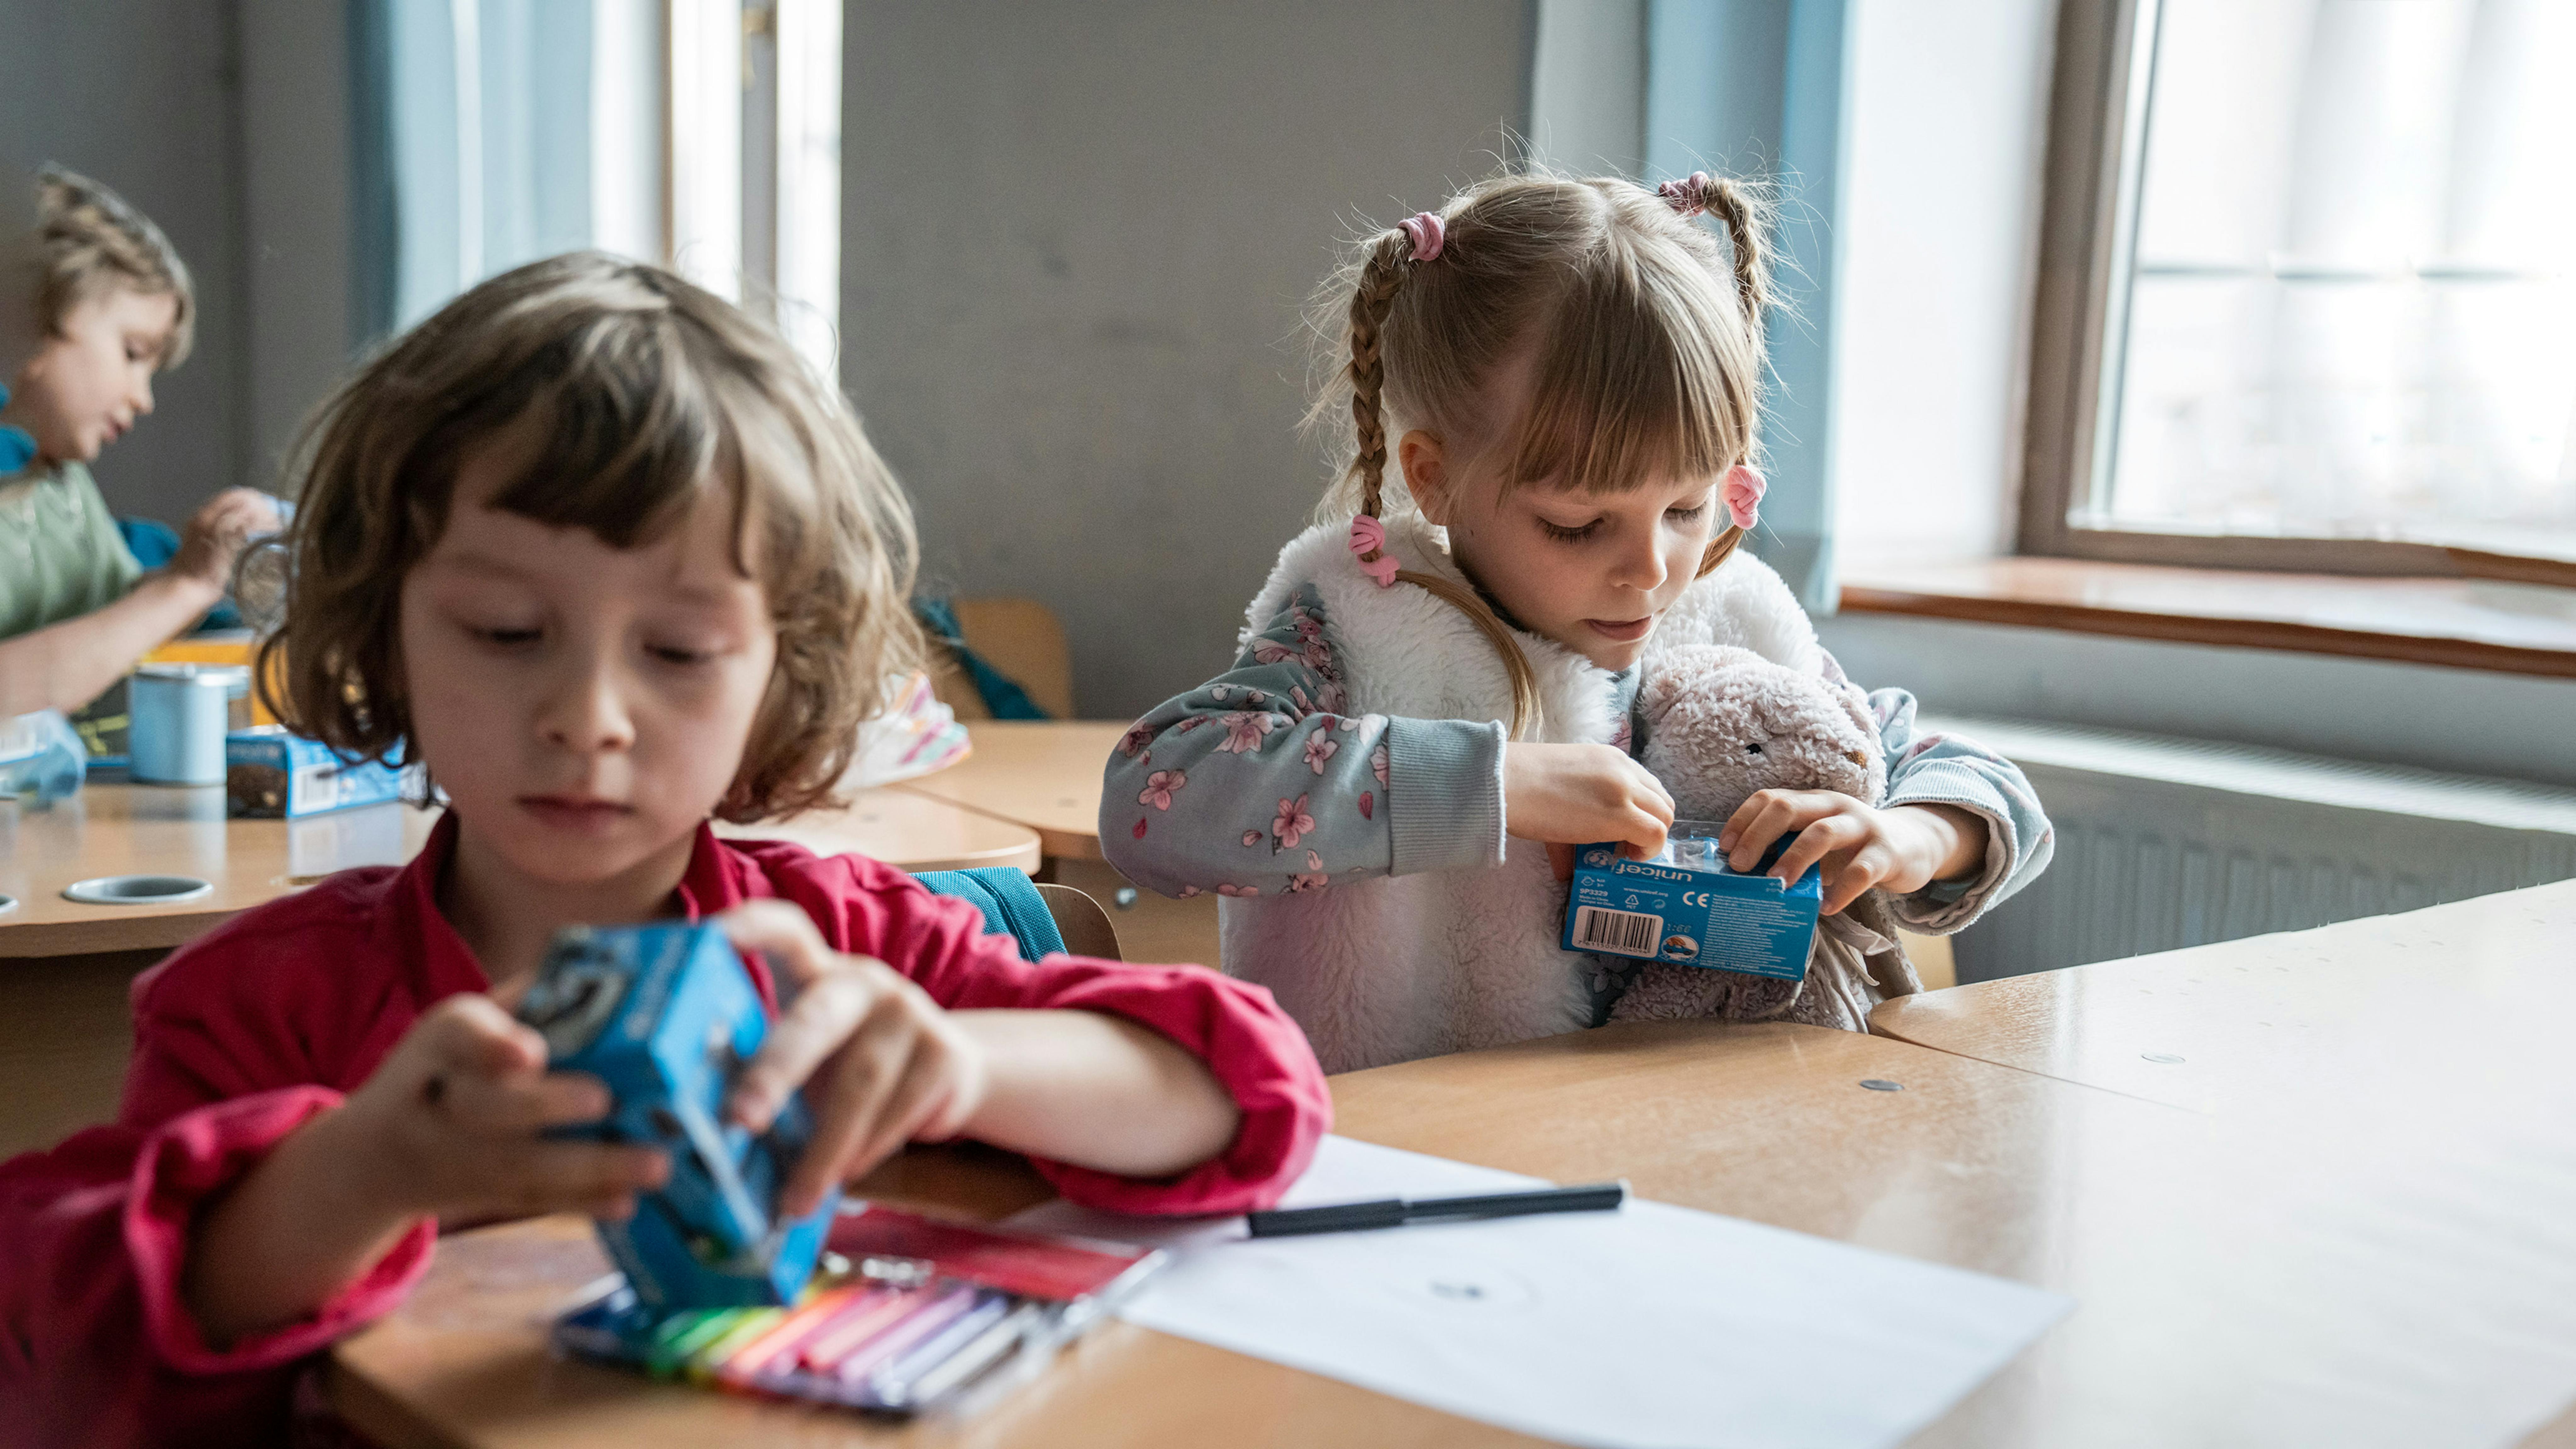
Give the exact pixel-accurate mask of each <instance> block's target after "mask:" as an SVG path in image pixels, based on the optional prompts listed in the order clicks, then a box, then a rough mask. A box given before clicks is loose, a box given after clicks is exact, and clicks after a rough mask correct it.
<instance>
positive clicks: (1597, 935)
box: [1574, 906, 1664, 956]
mask: <svg viewBox="0 0 2576 1449" xmlns="http://www.w3.org/2000/svg"><path fill="white" fill-rule="evenodd" d="M1663 940H1664V918H1663V917H1661V916H1656V915H1649V914H1647V913H1646V912H1644V911H1613V910H1606V909H1604V908H1602V907H1600V906H1584V907H1581V908H1579V909H1578V910H1576V911H1575V913H1574V944H1575V945H1577V946H1579V947H1581V948H1582V949H1584V950H1586V951H1607V952H1609V953H1610V954H1612V955H1614V956H1652V955H1654V954H1655V953H1656V952H1657V951H1658V950H1661V949H1662V947H1663Z"/></svg>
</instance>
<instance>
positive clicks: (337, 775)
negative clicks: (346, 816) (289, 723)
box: [224, 725, 403, 820]
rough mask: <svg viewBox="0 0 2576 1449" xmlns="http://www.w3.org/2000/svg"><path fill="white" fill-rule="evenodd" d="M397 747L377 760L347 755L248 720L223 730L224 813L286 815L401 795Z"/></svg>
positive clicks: (371, 802) (257, 816)
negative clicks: (241, 727) (243, 726)
mask: <svg viewBox="0 0 2576 1449" xmlns="http://www.w3.org/2000/svg"><path fill="white" fill-rule="evenodd" d="M402 786H403V748H402V746H401V745H399V744H397V745H395V746H394V748H393V753H392V754H391V755H390V756H388V757H387V758H385V759H382V760H352V759H349V758H347V757H346V756H344V755H342V754H341V753H340V752H339V751H337V750H335V749H333V748H331V747H330V746H329V745H326V744H324V743H322V742H321V741H320V740H309V739H306V738H305V737H304V736H302V735H292V734H288V733H287V732H286V727H285V726H284V725H253V726H251V727H250V728H249V729H244V730H234V731H232V732H231V733H229V734H227V735H225V736H224V797H225V808H226V813H228V814H231V815H235V816H239V817H243V818H246V819H253V820H258V819H268V820H275V819H278V818H280V817H283V818H285V819H288V820H294V819H298V818H300V817H302V816H306V815H319V814H321V813H322V812H324V811H326V810H347V809H350V808H352V807H353V806H358V805H381V804H383V803H384V802H385V801H387V800H399V799H401V798H402Z"/></svg>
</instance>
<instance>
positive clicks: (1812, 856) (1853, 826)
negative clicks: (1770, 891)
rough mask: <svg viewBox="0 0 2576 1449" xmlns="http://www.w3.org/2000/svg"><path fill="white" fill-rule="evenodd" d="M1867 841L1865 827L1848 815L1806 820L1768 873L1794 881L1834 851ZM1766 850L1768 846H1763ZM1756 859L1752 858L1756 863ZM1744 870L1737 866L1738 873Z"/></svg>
mask: <svg viewBox="0 0 2576 1449" xmlns="http://www.w3.org/2000/svg"><path fill="white" fill-rule="evenodd" d="M1868 839H1869V823H1868V822H1867V821H1864V820H1857V819H1854V818H1853V817H1851V816H1849V815H1828V816H1825V817H1824V818H1823V819H1821V820H1810V821H1807V822H1805V823H1803V824H1802V825H1800V826H1799V828H1798V838H1797V839H1796V840H1793V841H1791V842H1790V843H1789V848H1788V849H1787V850H1784V851H1782V852H1780V860H1779V863H1778V864H1776V865H1774V866H1772V867H1771V873H1772V874H1773V875H1776V876H1778V877H1779V878H1780V879H1782V880H1785V881H1795V880H1796V879H1797V878H1798V877H1800V876H1802V875H1805V874H1806V873H1807V867H1809V866H1811V865H1814V864H1816V863H1818V862H1819V861H1822V860H1823V859H1824V858H1825V857H1826V856H1827V855H1829V854H1831V853H1833V852H1835V851H1837V850H1844V851H1847V850H1850V849H1852V848H1853V847H1855V846H1857V845H1860V844H1862V843H1863V842H1865V841H1867V840H1868ZM1765 845H1766V847H1767V845H1768V842H1765ZM1759 858H1760V857H1759V856H1758V854H1757V856H1756V859H1759ZM1745 868H1746V867H1743V866H1738V867H1737V869H1739V870H1742V869H1745Z"/></svg>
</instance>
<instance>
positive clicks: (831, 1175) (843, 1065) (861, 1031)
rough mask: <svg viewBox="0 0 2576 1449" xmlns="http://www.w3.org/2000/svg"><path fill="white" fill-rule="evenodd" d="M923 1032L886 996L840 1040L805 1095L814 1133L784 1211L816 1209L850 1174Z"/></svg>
mask: <svg viewBox="0 0 2576 1449" xmlns="http://www.w3.org/2000/svg"><path fill="white" fill-rule="evenodd" d="M919 1034H920V1032H919V1028H918V1026H917V1025H916V1024H915V1023H914V1022H913V1021H912V1020H910V1018H909V1014H908V1013H906V1012H904V1011H903V1010H902V1009H901V1006H900V1003H897V1002H893V1001H887V1002H885V1003H883V1004H882V1006H881V1007H880V1009H878V1010H876V1011H874V1012H872V1013H870V1015H869V1018H868V1019H867V1020H866V1021H863V1022H861V1023H859V1027H858V1030H856V1031H854V1032H852V1033H851V1034H850V1036H849V1039H848V1040H847V1041H845V1042H843V1043H842V1044H841V1049H840V1052H839V1054H838V1055H837V1056H836V1057H835V1058H834V1059H833V1062H832V1067H831V1070H830V1071H829V1072H828V1073H827V1074H826V1075H825V1077H824V1078H823V1079H822V1080H819V1081H817V1082H816V1083H815V1084H814V1090H813V1091H810V1092H809V1093H808V1094H807V1104H808V1105H809V1106H811V1107H812V1108H813V1109H814V1138H813V1141H812V1142H811V1143H809V1144H808V1145H807V1146H806V1149H805V1155H804V1156H803V1157H801V1158H799V1159H797V1162H796V1170H795V1171H794V1172H792V1173H790V1174H789V1175H788V1179H787V1185H786V1187H785V1188H784V1190H783V1191H782V1192H781V1193H780V1198H779V1201H780V1207H779V1210H780V1211H781V1212H782V1213H784V1214H786V1215H788V1216H790V1217H793V1216H797V1215H799V1214H802V1213H806V1212H810V1211H812V1210H813V1207H814V1204H816V1203H818V1202H820V1201H822V1199H823V1193H824V1191H825V1190H826V1189H828V1188H829V1187H831V1185H832V1184H833V1183H835V1182H839V1181H841V1180H842V1179H843V1178H845V1177H847V1176H848V1171H847V1168H848V1165H849V1163H850V1162H851V1161H852V1160H853V1159H854V1158H855V1157H856V1156H857V1155H858V1152H859V1149H860V1148H861V1147H862V1146H863V1145H865V1144H866V1142H867V1141H868V1140H869V1139H870V1138H871V1137H873V1136H875V1135H876V1129H877V1127H878V1125H879V1124H878V1120H877V1119H878V1115H879V1114H880V1112H882V1110H883V1109H884V1106H885V1104H886V1102H887V1101H889V1100H890V1099H891V1098H892V1097H893V1095H894V1092H895V1089H896V1088H897V1087H898V1086H899V1085H901V1083H902V1080H903V1074H904V1071H905V1069H906V1067H907V1066H909V1064H910V1062H911V1058H912V1054H913V1050H914V1047H915V1045H916V1038H917V1037H918V1036H919ZM818 1099H819V1100H818Z"/></svg>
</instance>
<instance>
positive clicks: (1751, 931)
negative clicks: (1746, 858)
mask: <svg viewBox="0 0 2576 1449" xmlns="http://www.w3.org/2000/svg"><path fill="white" fill-rule="evenodd" d="M1718 829H1719V826H1718V825H1717V824H1716V823H1713V822H1710V821H1704V820H1676V821H1674V822H1673V826H1672V829H1671V830H1670V831H1668V832H1667V833H1666V835H1665V837H1664V848H1663V850H1662V851H1660V852H1658V853H1657V854H1656V855H1655V856H1654V857H1653V858H1652V859H1649V860H1631V859H1628V858H1626V857H1624V856H1622V855H1620V854H1619V847H1618V846H1617V845H1616V844H1606V845H1587V846H1584V847H1582V848H1581V849H1580V850H1578V851H1576V852H1575V857H1574V860H1575V864H1574V885H1573V889H1572V891H1571V892H1569V894H1568V897H1567V901H1566V908H1565V939H1564V942H1563V945H1564V947H1565V949H1566V950H1568V951H1594V952H1599V953H1601V954H1602V955H1606V956H1626V957H1630V958H1633V959H1635V960H1640V961H1667V962H1671V963H1673V964H1675V965H1680V966H1705V967H1708V968H1710V969H1712V970H1718V971H1741V972H1744V973H1745V974H1747V975H1751V976H1769V977H1772V978H1774V979H1777V980H1781V981H1799V980H1803V979H1805V977H1806V974H1807V952H1808V950H1809V948H1810V947H1812V946H1813V945H1814V944H1815V940H1816V918H1817V917H1818V915H1820V914H1821V912H1822V907H1823V904H1824V887H1823V883H1822V882H1823V876H1822V874H1821V873H1820V872H1819V871H1817V870H1816V869H1815V868H1813V867H1810V868H1809V869H1808V871H1807V873H1806V874H1805V875H1803V876H1800V877H1799V878H1798V880H1797V882H1796V883H1795V884H1794V885H1793V884H1788V883H1786V882H1783V881H1781V880H1780V879H1778V878H1777V877H1775V876H1768V875H1743V874H1739V873H1737V872H1736V871H1734V870H1732V869H1730V868H1729V867H1728V866H1727V863H1726V857H1725V856H1724V855H1723V854H1722V853H1720V852H1719V850H1718V848H1717V833H1718ZM1795 838H1796V837H1794V836H1790V837H1785V838H1783V839H1782V840H1781V841H1780V843H1779V844H1777V845H1775V846H1773V847H1772V850H1771V855H1770V858H1769V859H1766V860H1765V861H1764V862H1763V864H1764V865H1765V866H1767V865H1769V864H1770V861H1771V860H1776V859H1777V858H1778V857H1779V853H1780V851H1781V850H1783V849H1785V848H1786V847H1787V845H1788V842H1789V840H1791V839H1795Z"/></svg>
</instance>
